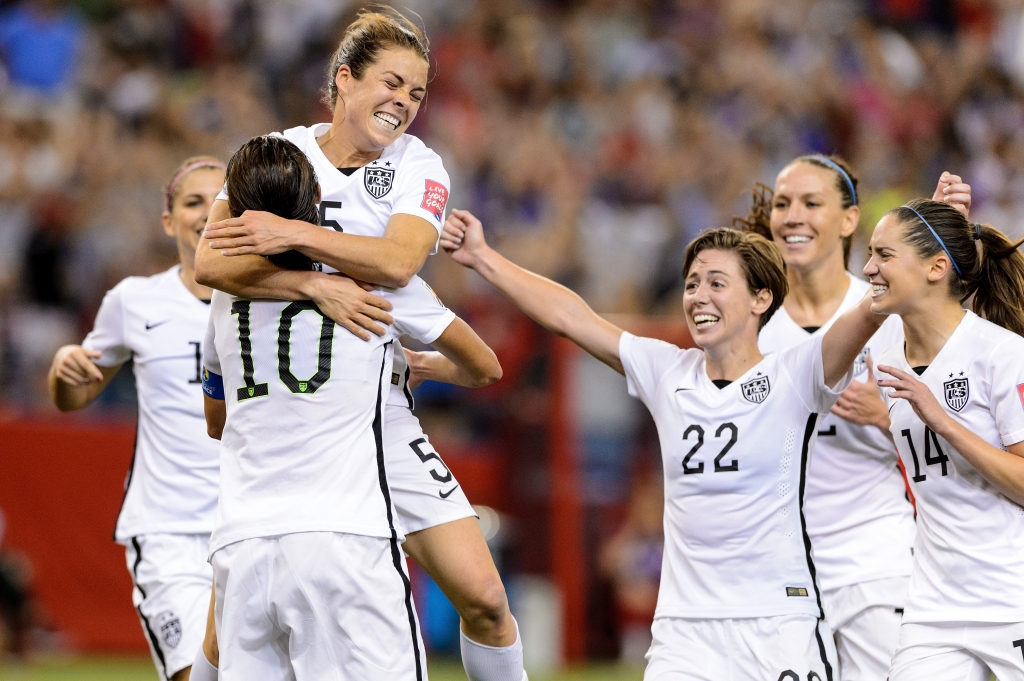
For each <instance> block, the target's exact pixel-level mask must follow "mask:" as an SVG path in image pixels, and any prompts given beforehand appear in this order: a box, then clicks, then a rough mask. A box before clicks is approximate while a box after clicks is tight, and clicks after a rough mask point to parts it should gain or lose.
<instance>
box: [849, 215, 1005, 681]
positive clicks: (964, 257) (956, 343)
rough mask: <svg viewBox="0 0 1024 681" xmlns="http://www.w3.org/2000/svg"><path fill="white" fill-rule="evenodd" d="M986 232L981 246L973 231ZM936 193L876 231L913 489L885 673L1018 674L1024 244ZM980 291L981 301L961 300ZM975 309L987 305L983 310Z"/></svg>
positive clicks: (887, 364) (973, 679)
mask: <svg viewBox="0 0 1024 681" xmlns="http://www.w3.org/2000/svg"><path fill="white" fill-rule="evenodd" d="M979 243H980V248H978V244H979ZM1017 246H1019V244H1012V243H1010V242H1009V241H1008V240H1007V238H1006V237H1005V236H1003V234H1002V233H1000V232H999V231H998V230H996V229H994V228H992V227H989V226H988V225H972V224H970V223H969V222H967V219H966V218H965V217H964V216H963V215H962V214H961V213H959V212H957V211H956V210H954V209H953V208H950V207H949V206H946V205H944V204H941V203H938V202H935V201H926V200H916V201H911V202H910V203H909V204H907V205H906V206H902V207H900V208H896V209H894V210H892V211H890V212H889V213H888V214H887V215H886V216H885V217H884V218H883V219H882V220H881V221H880V222H879V223H878V226H877V227H876V228H875V232H874V234H873V235H872V237H871V259H870V260H869V261H868V263H867V265H866V266H865V267H864V274H865V275H867V276H868V277H869V278H870V281H871V296H872V304H871V309H872V310H875V311H877V312H881V313H885V314H898V315H899V316H900V319H902V320H903V329H904V335H905V337H906V344H905V345H898V346H896V347H893V348H890V349H889V350H888V351H886V352H885V353H883V354H882V355H881V356H880V357H879V360H878V370H879V372H881V373H885V374H888V375H889V376H891V378H885V379H884V380H880V381H878V384H879V385H880V386H883V387H884V388H892V389H893V390H892V391H891V392H888V391H885V392H886V393H887V394H886V395H885V400H886V402H887V403H888V405H889V411H890V418H891V420H892V423H891V426H890V432H891V433H892V436H893V439H894V440H895V442H896V446H897V448H898V449H899V454H900V457H901V459H902V460H903V466H904V468H905V469H906V471H907V476H908V478H909V480H910V486H911V489H912V490H913V493H914V497H915V498H916V500H917V519H918V533H917V542H916V544H915V552H914V571H913V575H912V576H911V579H910V591H909V594H908V597H907V608H906V612H905V613H904V616H903V625H902V627H901V629H900V639H899V648H898V649H897V651H896V654H895V656H894V657H893V661H892V669H891V671H890V672H889V679H891V680H892V681H911V680H913V681H917V680H918V679H929V681H933V680H934V681H947V680H948V681H954V680H955V681H987V679H989V678H990V676H989V675H990V674H995V676H996V678H997V679H999V681H1008V680H1009V679H1020V678H1024V510H1022V508H1021V506H1022V505H1024V339H1022V338H1021V337H1020V334H1021V333H1024V309H1022V306H1021V305H1022V304H1021V301H1022V300H1024V255H1022V254H1021V253H1020V251H1018V250H1017ZM972 295H973V296H974V302H973V306H974V309H975V311H977V313H978V314H975V313H973V312H967V311H965V310H964V309H963V308H962V305H961V301H963V300H966V299H967V298H968V297H970V296H972ZM978 315H981V316H980V317H979V316H978Z"/></svg>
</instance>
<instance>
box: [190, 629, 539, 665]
mask: <svg viewBox="0 0 1024 681" xmlns="http://www.w3.org/2000/svg"><path fill="white" fill-rule="evenodd" d="M512 623H513V624H514V625H515V627H516V642H515V643H513V644H512V645H510V646H505V647H496V646H485V645H484V644H482V643H477V642H476V641H473V640H471V639H470V638H469V637H468V636H466V633H465V632H464V631H462V628H461V627H459V638H460V639H461V647H462V666H463V667H465V668H466V676H468V677H469V681H526V672H524V671H523V642H522V640H521V638H520V636H519V625H518V624H517V623H516V621H515V618H513V619H512ZM195 681H198V679H197V680H195Z"/></svg>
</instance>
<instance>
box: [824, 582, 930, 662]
mask: <svg viewBox="0 0 1024 681" xmlns="http://www.w3.org/2000/svg"><path fill="white" fill-rule="evenodd" d="M909 584H910V578H909V577H891V578H888V579H877V580H873V581H870V582H864V583H862V584H851V585H850V586H844V587H840V588H838V589H830V590H829V591H823V592H822V593H821V601H822V604H823V605H824V607H825V619H826V620H828V623H829V627H830V628H831V629H832V632H833V633H834V635H835V641H836V652H837V653H839V676H838V678H839V679H840V680H841V681H884V680H885V677H886V675H887V674H888V673H889V665H891V664H892V655H893V653H895V652H896V646H897V644H898V643H899V640H900V623H901V622H902V620H903V606H904V605H905V604H906V602H907V587H908V585H909Z"/></svg>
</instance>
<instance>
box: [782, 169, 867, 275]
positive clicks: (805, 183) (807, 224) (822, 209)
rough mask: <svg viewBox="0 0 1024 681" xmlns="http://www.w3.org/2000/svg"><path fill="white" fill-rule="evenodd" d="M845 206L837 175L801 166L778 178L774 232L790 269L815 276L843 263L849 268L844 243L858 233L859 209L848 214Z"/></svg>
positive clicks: (843, 265) (787, 170)
mask: <svg viewBox="0 0 1024 681" xmlns="http://www.w3.org/2000/svg"><path fill="white" fill-rule="evenodd" d="M842 200H843V198H842V195H841V194H840V193H839V190H838V189H837V188H836V173H835V171H833V170H829V169H826V168H819V167H818V166H816V165H813V164H811V163H806V162H797V163H793V164H791V165H789V166H786V167H785V168H784V169H783V170H782V172H781V173H779V176H778V178H777V179H776V181H775V194H774V196H773V198H772V212H771V230H772V239H773V240H774V241H775V243H776V245H778V247H779V250H780V251H782V258H783V259H784V260H785V261H786V266H787V267H789V268H792V269H794V270H797V271H812V270H816V269H818V268H821V267H825V266H835V264H836V263H838V265H839V267H843V268H845V264H844V262H843V239H844V238H845V237H848V236H850V235H851V234H853V232H854V230H856V229H857V221H858V220H859V219H860V209H858V208H857V207H856V206H851V207H850V208H843V205H842Z"/></svg>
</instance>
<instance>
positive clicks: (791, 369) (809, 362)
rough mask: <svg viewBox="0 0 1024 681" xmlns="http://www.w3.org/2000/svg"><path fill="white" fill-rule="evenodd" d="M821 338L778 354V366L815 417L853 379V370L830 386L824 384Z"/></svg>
mask: <svg viewBox="0 0 1024 681" xmlns="http://www.w3.org/2000/svg"><path fill="white" fill-rule="evenodd" d="M822 338H824V336H816V337H812V338H811V339H810V340H807V341H805V342H803V343H799V344H797V345H795V346H793V347H792V348H789V349H787V350H783V351H782V352H781V353H779V364H780V366H782V367H784V368H785V371H786V372H787V373H788V374H789V377H790V380H791V381H792V383H793V386H794V387H795V388H796V391H797V394H798V395H799V396H800V399H801V400H802V401H803V403H804V406H806V407H807V408H808V409H810V410H811V411H812V412H814V413H816V414H824V413H826V412H828V411H829V410H830V409H831V408H832V405H833V404H835V403H836V400H838V399H839V396H840V395H841V394H842V393H843V391H844V390H846V388H847V387H849V385H850V381H851V380H853V367H854V365H853V364H851V365H850V368H849V369H848V370H847V371H846V373H845V374H844V375H843V377H842V378H841V379H839V382H838V383H837V384H836V385H835V386H834V387H829V386H827V385H825V363H824V360H823V359H822V356H821V341H822Z"/></svg>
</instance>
